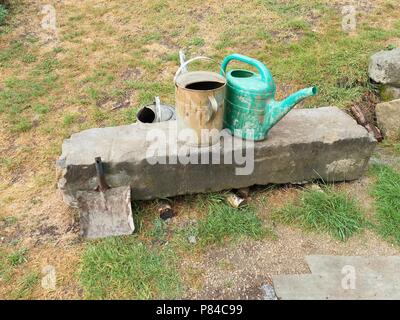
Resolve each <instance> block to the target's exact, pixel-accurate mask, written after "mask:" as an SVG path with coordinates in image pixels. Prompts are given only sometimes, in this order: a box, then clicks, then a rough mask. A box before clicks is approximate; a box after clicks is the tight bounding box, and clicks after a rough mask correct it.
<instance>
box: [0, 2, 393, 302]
mask: <svg viewBox="0 0 400 320" xmlns="http://www.w3.org/2000/svg"><path fill="white" fill-rule="evenodd" d="M95 2H96V1H94V0H88V1H81V2H76V3H72V2H71V3H66V4H65V5H62V6H58V7H57V24H58V25H59V41H58V43H55V48H54V49H53V48H52V47H51V46H49V47H47V44H44V43H42V41H41V37H40V36H39V35H40V32H39V31H40V30H37V23H36V22H38V23H40V18H39V17H36V18H34V19H32V17H31V15H32V12H35V10H36V9H37V8H34V5H32V4H31V2H29V1H21V0H15V1H13V3H12V5H11V6H10V8H9V11H10V12H11V14H9V15H8V16H7V17H6V21H5V25H4V26H1V27H0V47H1V50H0V73H1V74H2V78H1V80H0V123H1V130H0V131H1V132H0V135H1V139H2V140H1V141H2V145H1V148H0V149H1V150H2V154H1V155H0V181H1V182H0V190H1V192H0V211H1V212H3V211H5V212H6V214H5V215H6V216H9V215H16V216H17V217H18V224H24V222H25V221H26V219H29V218H26V217H22V216H20V215H18V213H14V212H15V210H14V209H13V207H12V205H13V204H14V203H15V204H17V207H18V208H21V210H18V211H21V212H23V211H25V212H29V214H27V216H28V217H31V216H32V217H33V218H34V219H36V218H38V215H41V214H46V212H47V211H48V208H47V207H45V203H46V201H43V204H37V205H35V206H34V208H31V205H30V204H29V203H30V201H25V200H26V199H29V198H32V197H33V196H34V197H37V198H42V199H47V197H48V196H49V195H50V194H52V195H54V182H55V181H54V177H53V173H52V170H53V168H54V161H55V160H56V159H57V158H58V156H59V154H60V152H61V150H60V149H61V147H60V146H61V144H62V142H63V139H65V138H68V137H69V136H70V135H71V134H72V133H75V132H77V131H80V130H83V129H88V128H91V127H105V126H116V125H122V124H129V123H132V122H134V121H135V120H136V112H137V109H138V107H139V106H141V105H145V104H148V103H152V102H153V100H154V96H160V97H161V100H162V101H165V103H169V104H173V103H174V84H173V81H172V79H173V76H174V73H175V71H176V69H177V66H178V63H179V61H178V60H179V59H178V57H179V56H178V53H177V51H178V49H180V48H182V49H185V51H186V56H187V58H190V57H194V56H196V55H207V56H211V57H213V58H215V59H216V60H217V61H221V60H222V59H223V58H224V57H225V56H226V55H228V54H230V53H233V52H239V53H242V54H246V55H248V56H250V57H253V58H256V59H258V60H260V61H262V62H263V63H265V64H266V65H267V66H268V68H269V69H270V70H271V72H272V74H273V77H274V79H275V82H276V84H277V93H278V96H277V98H282V97H283V96H286V95H288V94H289V93H291V92H293V91H296V90H297V89H300V88H302V87H306V86H310V85H314V84H315V85H317V86H318V87H319V89H320V93H319V95H318V96H317V97H314V98H312V99H307V100H306V101H305V102H304V104H303V106H305V107H312V106H320V105H337V106H339V107H341V108H348V107H349V106H350V105H351V104H352V103H353V102H354V101H355V100H358V99H359V97H360V96H361V95H362V94H363V93H365V92H366V91H369V90H372V89H371V88H370V86H369V84H368V75H367V65H368V58H369V56H370V55H371V54H372V53H374V52H375V51H377V50H382V49H384V48H388V47H394V46H396V45H397V46H398V41H397V39H398V37H399V35H400V20H399V17H398V10H399V9H400V5H399V3H398V1H393V0H392V1H386V0H385V1H374V3H373V6H372V9H371V10H369V11H368V12H363V11H362V10H360V11H358V16H357V22H358V23H357V30H356V32H355V33H354V34H352V35H348V34H346V33H344V32H342V31H341V26H340V24H341V16H340V13H339V11H340V10H338V8H337V7H336V5H333V4H332V3H331V2H329V1H326V0H313V1H306V0H293V1H281V0H250V1H244V2H243V1H242V2H240V1H226V3H224V8H222V7H221V3H218V2H215V1H214V2H213V1H210V2H207V3H206V7H205V4H204V3H203V2H196V1H187V2H181V3H179V5H178V4H177V3H175V2H174V1H164V0H162V1H160V0H149V1H144V2H143V1H141V2H139V1H135V0H129V1H128V0H117V1H113V2H111V1H105V2H104V3H103V4H102V6H97V5H95ZM205 8H206V10H205ZM360 9H362V8H360ZM36 11H37V10H36ZM37 18H39V19H37ZM34 21H36V22H34ZM21 25H24V26H25V27H24V28H22V29H21V28H20V27H19V26H21ZM32 28H33V29H32ZM32 34H35V36H32ZM233 66H234V64H232V67H233ZM195 67H196V65H193V66H192V68H193V70H194V69H195ZM203 67H204V65H203ZM241 67H243V65H242V66H241ZM207 68H208V67H207ZM211 68H212V70H216V69H215V66H214V65H211V66H210V70H211ZM246 68H247V67H246ZM127 69H130V70H132V71H133V73H131V74H130V75H129V76H126V74H127V73H126V71H127ZM128 73H129V72H128ZM343 83H344V84H345V85H342V84H343ZM125 96H126V97H128V96H129V98H130V99H131V101H132V105H131V106H130V107H128V108H121V109H118V110H112V111H110V110H109V109H108V106H109V105H112V104H113V103H115V102H116V101H118V99H125ZM103 101H108V102H107V104H104V105H103V104H101V103H102V102H103ZM99 105H101V107H99ZM25 146H26V148H29V151H23V149H22V148H23V147H25ZM396 146H397V149H398V150H399V151H398V152H400V147H399V144H398V143H397V145H396V144H395V145H393V146H390V148H394V150H396ZM32 172H34V173H37V174H33V175H32ZM21 199H22V200H21ZM23 199H25V200H23ZM50 200H51V199H50ZM52 201H53V200H52ZM54 201H55V202H54V203H53V204H54V206H56V201H61V200H54ZM58 204H59V203H58ZM377 204H378V200H377ZM190 206H191V204H190V200H188V198H185V200H184V201H183V203H182V204H181V207H182V208H183V209H182V210H183V212H185V214H186V212H187V211H189V210H190V209H191V207H190ZM194 206H196V205H195V204H194ZM297 206H300V207H301V206H302V204H301V203H300V202H299V203H298V204H297ZM58 208H59V210H65V211H67V210H68V209H67V208H66V207H65V206H61V205H59V206H58ZM197 211H200V213H199V216H196V219H198V223H193V225H192V224H191V225H190V228H187V229H185V230H180V231H179V230H178V229H179V228H178V227H177V228H175V227H174V223H171V224H165V223H164V222H163V221H160V220H159V219H156V220H154V215H153V216H149V217H148V218H146V219H147V220H146V223H144V224H143V225H144V227H143V230H141V231H140V233H139V234H140V239H142V236H143V238H145V239H146V241H145V244H142V245H143V246H144V248H143V247H142V249H137V251H134V252H131V251H130V250H134V249H133V248H131V247H133V246H136V245H137V244H139V243H140V241H139V240H138V239H136V238H135V239H136V240H132V239H131V240H126V239H124V240H115V241H116V242H115V243H114V244H110V243H108V242H102V241H100V242H94V243H92V244H90V245H89V248H91V249H90V250H93V251H95V253H93V252H92V258H93V259H95V258H94V257H97V258H98V260H97V261H105V265H106V266H104V265H101V264H100V265H88V264H87V263H88V261H86V262H85V265H86V269H82V270H89V271H90V270H91V271H92V272H93V273H94V274H93V275H91V276H90V275H87V279H90V277H93V279H92V280H93V281H94V282H95V280H94V278H96V277H98V280H96V281H99V282H98V284H96V283H94V282H93V283H94V284H88V285H87V286H86V287H85V288H88V290H87V292H88V294H87V296H88V297H99V298H102V297H109V296H112V297H116V298H119V297H123V298H124V297H130V296H141V297H149V296H151V297H153V296H154V297H160V296H166V293H165V292H166V291H168V290H166V291H165V290H163V289H162V283H172V282H173V281H172V280H165V278H162V277H163V276H160V275H156V274H155V271H154V273H149V271H148V269H151V268H152V265H153V266H154V265H156V263H153V262H151V263H149V262H145V261H148V260H150V261H153V260H151V259H150V258H149V257H153V258H154V259H156V260H157V259H159V261H163V262H160V263H159V264H158V265H157V267H156V269H158V270H164V269H163V266H161V264H162V263H167V264H168V263H169V261H173V260H174V259H172V260H169V259H170V258H171V255H172V256H173V255H174V254H170V253H169V252H168V253H167V252H163V249H162V248H164V247H167V248H170V249H173V250H175V255H179V254H180V253H181V251H182V254H184V255H190V254H191V255H193V256H196V255H197V254H198V255H199V257H198V258H199V259H201V258H202V254H204V252H205V251H207V250H208V249H209V247H207V246H208V245H213V244H224V243H226V242H229V241H235V240H237V239H242V238H250V239H259V238H262V237H264V235H261V234H262V233H263V232H267V233H268V232H269V231H268V229H267V230H266V231H265V228H263V224H262V223H261V222H260V219H259V218H258V217H257V213H256V211H255V209H254V208H252V207H245V208H241V209H233V208H230V207H228V206H227V205H225V204H224V203H223V202H218V201H217V202H212V203H210V202H209V201H206V203H205V206H204V208H201V210H197V208H196V212H197ZM180 212H181V211H180ZM65 214H67V212H65ZM178 214H179V213H178ZM196 214H197V213H196ZM40 218H41V217H40ZM178 219H179V218H178ZM10 221H11V220H10ZM7 227H8V228H11V229H12V228H16V226H13V225H7ZM388 228H389V227H386V229H388ZM262 229H264V231H260V230H262ZM30 231H31V230H30ZM177 232H180V235H181V237H175V234H176V233H177ZM24 234H25V233H24ZM26 234H29V230H27V233H26ZM188 235H195V236H196V239H197V241H198V242H197V244H196V245H193V244H190V243H188V241H187V238H188ZM34 237H36V235H35V236H34ZM147 238H150V239H151V240H149V239H147ZM202 239H204V240H202ZM22 240H23V239H22ZM142 240H143V239H142ZM118 241H122V242H121V243H120V242H118ZM130 241H131V242H130ZM143 241H144V240H143ZM173 241H177V242H178V241H179V243H178V245H177V246H176V247H175V246H172V245H171V244H172V242H173ZM129 243H131V244H129ZM184 243H186V244H187V247H188V248H189V250H186V251H185V250H180V249H181V248H180V247H179V246H182V245H183V244H184ZM80 245H82V244H79V245H77V246H78V247H79V246H80ZM6 246H10V248H7V249H8V250H7V255H5V256H4V257H3V262H4V263H3V265H4V266H5V267H4V270H6V271H7V270H8V271H10V270H11V271H10V272H12V275H13V277H12V280H11V282H12V285H13V286H14V287H15V288H18V287H19V285H20V284H22V283H23V282H24V281H23V280H24V277H25V275H24V274H22V275H20V272H13V270H14V269H15V268H21V269H22V268H25V267H27V268H28V267H29V266H30V264H33V263H35V262H33V260H32V261H31V259H29V261H28V262H22V263H21V264H20V265H19V266H16V267H13V266H11V264H10V261H9V254H8V253H9V252H12V251H13V250H14V247H13V244H6ZM41 246H42V244H39V245H38V247H37V249H38V250H39V251H40V250H41V248H42V247H41ZM74 246H75V245H74ZM119 246H121V248H119ZM92 247H93V248H92ZM167 251H168V250H167ZM96 254H98V255H97V256H96ZM107 254H110V255H111V256H112V255H114V256H117V257H120V258H117V259H114V257H113V258H111V257H110V259H109V260H107ZM18 256H19V258H18ZM40 256H43V254H42V255H38V257H40ZM24 257H25V258H24ZM26 257H27V255H22V256H21V255H18V254H15V261H25V259H26ZM124 257H125V259H128V258H126V257H135V258H137V261H138V262H137V265H136V267H135V268H136V269H135V270H139V271H140V270H147V271H145V273H146V274H151V276H149V277H150V279H151V280H150V287H151V288H145V287H144V286H143V284H142V283H141V282H140V279H139V280H137V279H138V278H137V277H136V278H135V276H133V277H132V279H135V281H136V283H137V286H135V285H134V284H132V282H131V279H130V278H131V272H133V271H132V270H133V269H132V270H127V268H128V267H126V266H125V264H126V265H129V263H128V262H127V260H124ZM37 259H39V258H37ZM146 259H148V260H146ZM0 260H1V258H0ZM114 261H115V263H114ZM121 261H122V262H121ZM129 261H130V260H129ZM16 263H17V264H18V262H16ZM107 268H108V269H107ZM132 268H133V267H132ZM0 269H1V267H0ZM103 269H106V270H112V272H113V273H111V274H109V273H107V272H106V271H105V270H103ZM0 272H1V270H0ZM71 272H72V270H71ZM140 272H141V271H140ZM162 272H165V270H164V271H162ZM5 273H6V274H9V272H5ZM96 273H99V274H98V275H97V274H96ZM62 276H67V277H68V276H69V275H66V274H63V275H62ZM101 277H104V280H102V279H101ZM107 277H108V278H107ZM32 278H33V277H32ZM163 279H164V280H163ZM107 280H109V281H110V283H109V284H107ZM88 281H89V280H88ZM28 282H29V281H28ZM125 284H128V285H127V286H126V287H125ZM102 285H104V288H105V289H104V290H103V291H101V290H100V289H99V288H97V289H96V288H95V287H96V286H99V287H101V286H102ZM90 288H91V289H90ZM121 288H122V289H121ZM160 288H161V289H160ZM1 289H2V288H1V286H0V295H1V294H2V292H1ZM109 289H110V290H109ZM91 290H93V292H94V293H92V291H91ZM28 291H29V290H28ZM172 291H174V290H172ZM96 292H97V293H98V292H100V294H98V295H96ZM63 295H64V293H63V294H61V296H63ZM28 296H29V294H28Z"/></svg>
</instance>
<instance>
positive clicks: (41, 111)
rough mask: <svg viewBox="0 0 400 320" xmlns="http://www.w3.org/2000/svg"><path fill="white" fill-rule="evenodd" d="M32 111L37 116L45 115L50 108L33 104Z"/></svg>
mask: <svg viewBox="0 0 400 320" xmlns="http://www.w3.org/2000/svg"><path fill="white" fill-rule="evenodd" d="M33 110H34V111H35V112H36V113H38V114H46V113H48V112H49V111H50V108H49V107H48V106H46V105H43V104H35V105H34V106H33Z"/></svg>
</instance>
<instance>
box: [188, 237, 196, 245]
mask: <svg viewBox="0 0 400 320" xmlns="http://www.w3.org/2000/svg"><path fill="white" fill-rule="evenodd" d="M188 241H189V243H190V244H196V243H197V240H196V237H195V236H189V237H188Z"/></svg>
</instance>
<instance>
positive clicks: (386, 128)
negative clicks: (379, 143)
mask: <svg viewBox="0 0 400 320" xmlns="http://www.w3.org/2000/svg"><path fill="white" fill-rule="evenodd" d="M375 112H376V120H377V122H378V126H379V128H380V129H381V130H382V132H383V134H384V136H385V137H386V138H388V139H390V140H398V139H400V99H398V100H393V101H389V102H383V103H379V104H377V105H376V108H375Z"/></svg>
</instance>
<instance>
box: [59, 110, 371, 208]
mask: <svg viewBox="0 0 400 320" xmlns="http://www.w3.org/2000/svg"><path fill="white" fill-rule="evenodd" d="M154 129H157V130H158V132H161V133H164V134H166V135H167V136H168V137H170V136H174V134H176V122H175V121H169V122H161V123H155V124H143V123H135V124H132V125H126V126H119V127H110V128H96V129H89V130H86V131H82V132H80V133H76V134H73V135H72V136H71V137H70V138H69V139H67V140H65V141H64V143H63V146H62V155H61V157H60V158H59V160H58V161H57V172H58V187H59V189H60V190H61V191H62V194H63V198H64V201H65V202H66V203H68V204H69V205H71V206H74V207H76V205H77V203H76V194H77V192H78V191H79V190H81V191H82V190H93V189H94V188H95V187H96V185H97V181H96V173H95V167H94V164H93V163H94V158H95V157H97V156H101V157H102V159H103V162H104V168H105V174H106V180H107V182H108V184H109V185H110V186H111V187H119V186H125V185H130V186H131V188H132V200H144V199H153V198H158V197H170V196H176V195H183V194H191V193H200V192H209V191H220V190H224V189H232V188H242V187H247V186H251V185H257V184H258V185H266V184H270V183H275V184H284V183H306V182H309V181H312V180H315V179H323V180H325V181H344V180H354V179H357V178H359V177H360V176H361V175H362V174H363V172H364V170H365V168H366V166H367V163H368V160H369V158H370V156H371V154H372V152H373V150H374V148H375V145H376V140H375V139H374V138H373V137H372V136H370V135H369V134H368V132H367V131H366V130H365V129H364V128H363V127H362V126H359V125H358V124H357V123H356V121H355V120H353V118H351V117H350V116H349V115H347V114H346V113H344V112H343V111H341V110H339V109H338V108H336V107H321V108H316V109H293V110H292V111H291V112H289V113H288V115H287V116H286V117H284V118H283V119H282V120H281V121H280V122H279V123H278V124H277V125H276V126H274V127H273V128H272V129H271V131H270V132H269V134H268V137H267V139H265V140H263V141H259V142H256V143H254V144H253V146H252V145H251V144H249V143H247V144H244V141H243V140H242V139H239V138H236V137H233V136H231V135H226V137H225V138H224V139H223V141H224V143H223V144H221V145H220V144H216V145H214V146H213V147H211V148H208V147H207V148H192V149H190V155H191V156H196V157H197V156H199V157H203V159H204V158H208V157H214V156H216V157H217V158H218V157H220V161H221V163H222V164H216V163H215V162H212V164H193V163H188V164H183V163H181V162H178V164H171V163H168V162H167V164H162V163H158V164H151V163H149V161H150V162H152V163H154V162H155V160H160V161H162V159H163V158H164V157H163V156H165V155H168V156H169V157H170V158H169V159H174V156H176V155H177V154H182V152H184V153H187V152H188V150H187V149H182V148H181V146H180V145H179V146H178V148H177V149H173V148H169V147H168V148H166V150H164V151H160V152H158V153H151V152H150V153H149V150H152V149H154V150H155V149H156V148H155V147H156V145H157V141H156V140H151V139H149V138H148V137H149V133H150V132H154ZM182 150H183V151H182ZM234 152H236V153H240V154H242V152H247V155H248V156H249V157H250V156H251V153H252V152H254V162H253V164H254V170H253V171H252V172H251V174H248V175H238V174H237V173H238V171H237V169H238V168H240V167H244V166H246V167H247V168H250V167H251V163H250V160H251V159H250V158H249V160H248V162H246V163H245V164H244V165H243V162H242V164H240V163H241V161H240V159H239V160H237V161H235V157H233V161H232V163H231V164H229V163H225V164H224V162H223V160H224V158H223V157H225V159H229V157H230V156H231V157H232V153H234ZM242 160H243V159H242ZM242 173H243V172H242Z"/></svg>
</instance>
